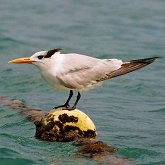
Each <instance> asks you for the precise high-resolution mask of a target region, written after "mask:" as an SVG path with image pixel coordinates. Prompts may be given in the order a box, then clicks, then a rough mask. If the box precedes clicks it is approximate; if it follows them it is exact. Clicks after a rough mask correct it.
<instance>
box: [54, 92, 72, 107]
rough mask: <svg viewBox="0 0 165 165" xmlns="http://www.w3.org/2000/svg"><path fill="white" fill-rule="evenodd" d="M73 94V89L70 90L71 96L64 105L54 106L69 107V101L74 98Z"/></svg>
mask: <svg viewBox="0 0 165 165" xmlns="http://www.w3.org/2000/svg"><path fill="white" fill-rule="evenodd" d="M72 96H73V91H72V90H70V93H69V97H68V99H67V101H66V103H65V104H64V105H60V106H57V107H54V108H63V107H64V109H67V108H69V101H70V99H71V98H72Z"/></svg>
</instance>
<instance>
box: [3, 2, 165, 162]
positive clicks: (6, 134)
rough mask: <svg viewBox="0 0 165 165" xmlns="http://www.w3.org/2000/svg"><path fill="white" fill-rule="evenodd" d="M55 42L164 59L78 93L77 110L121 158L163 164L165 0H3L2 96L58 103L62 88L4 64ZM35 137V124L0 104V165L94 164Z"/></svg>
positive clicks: (71, 48) (86, 50) (30, 70)
mask: <svg viewBox="0 0 165 165" xmlns="http://www.w3.org/2000/svg"><path fill="white" fill-rule="evenodd" d="M59 47H60V48H62V52H63V53H68V52H75V53H80V54H87V55H90V56H93V57H98V58H119V59H123V60H131V59H139V58H147V57H153V56H160V57H162V58H160V59H158V60H157V61H156V62H154V63H153V64H151V65H149V66H147V67H145V68H143V69H141V70H138V71H135V72H133V73H130V74H127V75H124V76H121V77H118V78H114V79H112V80H110V81H106V82H105V83H104V85H103V86H101V87H98V88H96V89H94V90H91V91H88V92H84V93H82V99H81V101H80V102H79V105H78V108H79V109H80V110H82V111H83V112H85V113H86V114H88V115H89V116H90V118H91V119H92V120H93V121H94V123H95V125H96V127H97V131H98V137H97V139H98V140H101V141H103V142H105V143H106V144H108V145H111V146H115V147H117V148H118V152H117V155H118V156H119V157H123V158H127V159H129V160H132V161H133V162H134V163H135V164H138V165H165V58H164V57H165V1H164V0H115V1H111V0H102V1H100V0H95V1H94V0H91V1H88V0H84V1H77V0H64V1H57V0H49V1H44V0H28V1H22V0H14V1H12V0H1V2H0V96H7V97H8V98H10V99H20V100H23V101H25V103H26V104H27V105H28V106H31V107H35V108H41V109H43V110H44V111H46V112H49V111H50V110H51V108H52V107H54V106H55V105H60V104H62V103H64V101H65V100H66V98H67V96H68V91H59V90H57V89H53V88H52V87H50V86H49V85H48V84H47V83H46V82H45V81H44V80H43V79H42V78H41V76H40V74H39V71H38V69H37V68H35V67H34V66H32V65H11V64H8V61H9V60H11V59H14V58H18V57H24V56H25V57H26V56H31V55H32V54H33V53H35V52H37V51H40V50H49V49H52V48H59ZM34 134H35V126H34V124H33V123H31V122H29V121H28V120H27V119H25V118H23V117H22V116H21V115H20V114H19V113H18V112H17V111H14V110H13V109H10V108H9V107H7V106H2V105H0V165H10V164H12V165H31V164H43V165H45V164H49V165H74V164H75V165H84V164H89V165H94V164H99V163H98V162H95V161H94V160H90V159H87V158H83V157H78V156H76V155H75V148H74V147H73V146H72V145H71V144H70V143H56V142H53V143H52V142H45V141H39V140H37V139H35V137H34ZM102 164H107V163H106V162H103V163H102Z"/></svg>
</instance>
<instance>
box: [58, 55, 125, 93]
mask: <svg viewBox="0 0 165 165" xmlns="http://www.w3.org/2000/svg"><path fill="white" fill-rule="evenodd" d="M122 64H123V62H122V61H121V60H117V59H97V58H93V57H89V56H85V55H78V54H67V55H66V56H65V58H64V59H63V61H62V63H61V67H60V68H61V70H60V72H59V74H58V75H57V79H58V80H59V81H60V83H61V84H62V85H64V86H65V87H67V88H70V89H78V90H79V89H80V90H84V89H86V88H90V87H92V86H93V85H94V84H96V83H98V82H99V81H100V80H101V79H102V78H103V77H105V75H107V74H109V73H111V72H113V71H115V70H117V69H119V68H121V65H122Z"/></svg>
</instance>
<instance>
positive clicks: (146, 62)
mask: <svg viewBox="0 0 165 165" xmlns="http://www.w3.org/2000/svg"><path fill="white" fill-rule="evenodd" d="M158 58H162V57H159V56H154V57H149V58H143V59H138V60H131V61H129V62H130V63H145V64H151V63H152V62H154V61H155V60H157V59H158Z"/></svg>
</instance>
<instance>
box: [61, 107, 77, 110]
mask: <svg viewBox="0 0 165 165" xmlns="http://www.w3.org/2000/svg"><path fill="white" fill-rule="evenodd" d="M75 109H76V107H74V106H73V107H63V108H62V110H68V111H73V110H75Z"/></svg>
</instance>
